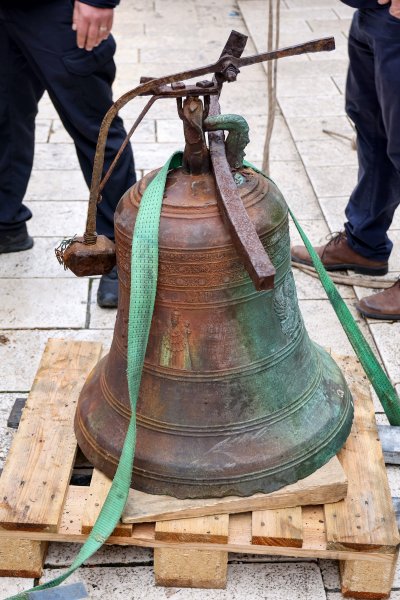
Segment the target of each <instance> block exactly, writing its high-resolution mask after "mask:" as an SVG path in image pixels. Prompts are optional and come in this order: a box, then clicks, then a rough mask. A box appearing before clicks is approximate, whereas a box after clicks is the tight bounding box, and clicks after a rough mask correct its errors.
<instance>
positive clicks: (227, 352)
mask: <svg viewBox="0 0 400 600" xmlns="http://www.w3.org/2000/svg"><path fill="white" fill-rule="evenodd" d="M206 84H207V85H208V88H207V85H206ZM210 85H211V84H210V83H209V82H202V86H203V87H199V88H198V94H199V96H201V95H203V96H204V94H205V93H206V92H204V89H205V90H207V89H211V88H210ZM169 89H170V88H168V90H169ZM174 89H175V93H176V94H178V93H179V94H181V93H182V89H183V88H182V85H180V86H177V87H176V88H174ZM160 90H161V88H160ZM160 90H158V93H160V94H161V91H162V90H161V91H160ZM176 90H177V91H176ZM200 91H203V92H204V93H202V94H200ZM195 92H196V88H194V89H193V90H192V92H191V93H190V94H189V92H188V98H187V100H184V102H183V104H182V103H181V100H180V98H178V102H179V113H180V116H181V118H182V119H183V122H184V130H185V139H186V148H185V152H184V155H183V163H182V166H181V167H180V168H177V169H174V170H172V171H170V173H169V175H168V178H167V183H166V188H165V192H164V197H163V205H162V212H161V221H160V231H159V269H158V284H157V293H156V301H155V308H154V313H153V318H152V322H151V329H150V336H149V341H148V345H147V349H146V356H145V362H144V368H143V374H142V379H141V384H140V392H139V399H138V404H137V443H136V452H135V460H134V468H133V473H132V487H134V488H135V489H139V490H143V491H145V492H148V493H153V494H167V495H172V496H176V497H178V498H207V497H220V496H225V495H241V496H248V495H251V494H254V493H256V492H270V491H273V490H276V489H279V488H281V487H283V486H285V485H287V484H290V483H293V482H295V481H297V480H299V479H302V478H304V477H306V476H307V475H309V474H310V473H312V472H313V471H315V470H316V469H318V468H319V467H321V466H322V465H323V464H325V463H326V462H327V461H328V460H329V459H330V458H331V457H332V456H334V455H335V454H336V453H337V452H338V450H339V449H340V448H341V447H342V445H343V444H344V442H345V440H346V438H347V436H348V434H349V432H350V428H351V424H352V419H353V403H352V398H351V394H350V392H349V389H348V387H347V385H346V382H345V380H344V378H343V375H342V373H341V372H340V370H339V368H338V367H337V365H336V363H335V362H334V360H333V359H332V357H331V356H330V355H329V354H328V353H327V352H326V351H325V350H324V349H323V348H321V347H319V346H317V345H316V344H314V343H313V342H312V341H311V340H310V338H309V336H308V333H307V331H306V329H305V326H304V322H303V319H302V316H301V313H300V310H299V306H298V301H297V295H296V286H295V282H294V277H293V274H292V270H291V264H290V242H289V224H288V209H287V205H286V202H285V200H284V199H283V197H282V195H281V193H280V192H279V190H278V188H277V187H276V185H275V184H274V183H273V182H272V181H271V180H269V179H268V178H266V177H264V176H263V175H262V174H260V173H258V172H256V171H254V170H253V169H252V168H250V167H248V166H243V164H242V158H243V153H244V147H243V146H242V145H241V143H240V142H239V143H238V140H245V139H246V138H247V131H245V129H243V130H242V134H241V135H234V136H233V137H231V142H229V136H228V139H227V140H226V142H225V140H224V136H223V134H222V132H221V131H219V129H225V128H228V130H229V131H231V128H232V127H233V128H235V127H239V128H240V127H242V128H243V127H245V126H247V125H243V121H244V120H243V119H242V118H238V119H235V118H233V117H232V116H229V117H228V116H226V115H225V116H223V117H221V118H219V115H218V112H219V110H218V109H219V105H218V101H217V99H216V98H217V97H216V96H215V95H214V96H211V97H210V96H208V99H205V100H204V106H203V103H202V100H201V99H200V98H199V97H196V93H195ZM165 93H167V92H165ZM168 93H172V92H170V91H168ZM207 113H208V114H207ZM201 124H203V129H202V128H201ZM207 129H212V133H211V132H210V133H209V134H208V142H209V145H207V143H206V137H205V136H206V133H205V131H206V130H207ZM232 140H233V142H232ZM225 146H229V148H228V150H227V149H226V147H225ZM227 157H229V162H228V160H227ZM155 173H156V172H155V171H154V172H152V173H149V174H148V175H146V176H145V177H144V178H143V179H142V180H141V181H140V182H138V183H137V184H135V185H134V186H133V187H132V188H131V189H130V190H128V191H127V192H126V193H125V195H124V196H123V198H122V199H121V201H120V203H119V205H118V208H117V212H116V215H115V233H116V240H115V247H116V260H117V266H118V277H119V306H118V313H117V319H116V325H115V332H114V337H113V341H112V345H111V349H110V352H109V354H108V355H107V356H106V357H104V358H103V359H102V361H101V362H100V363H99V364H98V365H97V366H96V368H95V369H94V370H93V372H92V373H91V375H90V376H89V378H88V380H87V382H86V384H85V386H84V387H83V389H82V392H81V395H80V399H79V405H78V409H77V413H76V420H75V431H76V435H77V438H78V443H79V445H80V447H81V449H82V450H83V452H84V454H85V455H86V456H87V458H88V459H89V460H90V461H91V462H92V463H93V464H94V465H95V466H96V467H97V468H99V469H100V470H101V471H103V472H104V473H106V474H107V475H108V476H110V477H111V476H113V474H114V473H115V470H116V467H117V464H118V460H119V456H120V453H121V449H122V445H123V442H124V438H125V433H126V431H127V428H128V423H129V418H130V403H129V393H128V384H127V376H126V371H127V344H128V337H127V324H128V313H129V299H130V289H131V281H130V278H131V264H130V257H131V245H132V236H133V231H134V226H135V221H136V217H137V214H138V209H139V206H140V202H141V198H142V196H143V193H144V191H145V189H146V188H147V186H148V185H149V183H150V182H151V181H152V179H153V178H154V176H155ZM133 267H134V265H133Z"/></svg>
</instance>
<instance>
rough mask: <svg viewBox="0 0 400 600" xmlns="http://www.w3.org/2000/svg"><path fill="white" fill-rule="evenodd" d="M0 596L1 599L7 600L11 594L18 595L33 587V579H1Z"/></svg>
mask: <svg viewBox="0 0 400 600" xmlns="http://www.w3.org/2000/svg"><path fill="white" fill-rule="evenodd" d="M0 585H1V594H2V597H3V598H6V597H7V598H8V596H11V595H12V594H18V593H19V592H23V591H25V590H27V589H30V588H31V587H33V585H34V580H33V579H22V578H20V577H2V578H1V579H0Z"/></svg>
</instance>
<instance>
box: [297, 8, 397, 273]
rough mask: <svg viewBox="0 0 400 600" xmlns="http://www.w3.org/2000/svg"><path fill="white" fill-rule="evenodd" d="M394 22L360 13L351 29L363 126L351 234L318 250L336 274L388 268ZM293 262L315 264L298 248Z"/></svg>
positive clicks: (380, 13)
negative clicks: (342, 271)
mask: <svg viewBox="0 0 400 600" xmlns="http://www.w3.org/2000/svg"><path fill="white" fill-rule="evenodd" d="M388 21H389V18H388V11H387V9H386V8H379V9H376V10H375V9H371V10H363V11H357V12H356V13H355V14H354V17H353V22H352V26H351V29H350V34H349V58H350V65H349V71H348V77H347V86H346V111H347V114H348V115H349V116H350V117H351V119H352V120H353V121H354V123H355V125H356V128H357V134H358V137H357V149H358V160H359V176H358V182H357V185H356V187H355V189H354V190H353V193H352V194H351V197H350V199H349V202H348V205H347V207H346V217H347V222H346V223H345V233H344V234H340V235H339V236H336V237H334V238H333V240H332V241H331V242H329V243H328V244H326V245H325V246H321V247H318V248H316V250H317V252H318V254H319V256H320V258H321V260H322V261H323V263H324V265H325V267H326V268H327V269H328V270H332V271H335V270H339V269H351V270H354V271H355V272H356V273H362V274H366V275H384V274H385V273H387V270H388V258H389V255H390V252H391V249H392V243H391V241H390V240H389V238H388V236H387V231H388V229H389V227H390V224H391V222H392V219H393V214H394V211H395V209H396V207H397V205H398V203H399V200H400V175H399V173H400V137H399V135H398V133H397V131H396V127H395V126H394V124H395V123H398V122H399V120H400V77H399V75H397V72H398V73H400V43H399V42H400V36H399V35H398V34H399V32H398V31H397V29H396V33H394V32H392V31H391V29H392V28H393V24H391V23H389V24H388ZM396 21H397V20H396ZM396 25H397V23H396ZM398 27H399V28H400V21H399V24H398ZM392 63H393V64H392ZM396 69H397V71H396ZM394 72H396V75H394ZM397 80H399V83H398V82H397ZM391 148H393V150H390V149H391ZM397 148H399V152H397ZM397 155H398V156H397ZM292 259H293V261H294V262H299V263H304V264H311V259H310V257H309V255H308V253H307V251H306V250H305V248H303V247H302V246H295V247H294V248H293V249H292Z"/></svg>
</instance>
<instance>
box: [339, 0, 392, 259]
mask: <svg viewBox="0 0 400 600" xmlns="http://www.w3.org/2000/svg"><path fill="white" fill-rule="evenodd" d="M349 58H350V66H349V71H348V77H347V86H346V112H347V114H348V115H349V117H350V118H351V119H352V121H353V122H354V124H355V126H356V129H357V150H358V162H359V174H358V183H357V186H356V187H355V189H354V191H353V193H352V194H351V197H350V200H349V203H348V205H347V207H346V218H347V223H346V224H345V228H346V231H347V234H348V242H349V244H350V246H351V247H352V248H353V250H355V251H356V252H358V253H359V254H361V255H363V256H365V257H367V258H374V259H376V260H387V259H388V257H389V255H390V252H391V250H392V246H393V244H392V242H391V241H390V240H389V238H388V236H387V231H388V229H389V227H390V224H391V222H392V219H393V215H394V211H395V210H396V207H397V206H398V204H399V202H400V20H399V19H396V18H395V17H392V16H391V15H390V14H389V11H388V8H387V7H382V8H377V9H360V10H358V11H356V12H355V14H354V17H353V22H352V25H351V29H350V34H349Z"/></svg>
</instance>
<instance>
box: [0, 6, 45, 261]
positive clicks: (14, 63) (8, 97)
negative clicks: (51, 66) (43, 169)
mask: <svg viewBox="0 0 400 600" xmlns="http://www.w3.org/2000/svg"><path fill="white" fill-rule="evenodd" d="M42 94H43V86H42V85H41V83H40V81H39V80H38V78H37V77H36V75H35V73H34V72H33V71H32V69H31V68H30V66H29V64H28V63H27V61H26V60H25V58H24V56H23V55H22V54H21V52H20V51H19V49H18V48H17V47H16V45H15V44H14V43H13V41H12V39H11V38H10V37H9V36H8V33H7V26H6V23H5V22H4V21H3V19H2V15H1V13H0V253H5V252H17V251H20V250H28V249H29V248H31V247H32V245H33V240H32V238H30V237H29V236H28V234H27V229H26V221H27V220H28V219H30V218H31V216H32V213H31V211H30V210H29V209H28V208H27V207H26V206H24V204H23V203H22V201H23V198H24V195H25V192H26V188H27V185H28V181H29V177H30V174H31V170H32V162H33V152H34V141H35V116H36V113H37V104H38V101H39V99H40V97H41V96H42Z"/></svg>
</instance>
